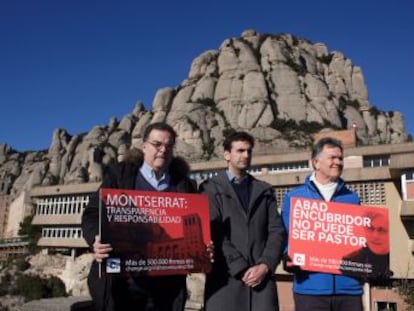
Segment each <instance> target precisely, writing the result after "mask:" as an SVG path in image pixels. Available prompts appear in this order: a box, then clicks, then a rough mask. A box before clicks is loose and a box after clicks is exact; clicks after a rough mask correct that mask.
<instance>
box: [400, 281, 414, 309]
mask: <svg viewBox="0 0 414 311" xmlns="http://www.w3.org/2000/svg"><path fill="white" fill-rule="evenodd" d="M398 292H399V294H400V295H402V296H403V297H404V302H405V303H406V304H407V309H406V310H407V311H414V281H413V280H403V281H401V284H400V286H399V288H398Z"/></svg>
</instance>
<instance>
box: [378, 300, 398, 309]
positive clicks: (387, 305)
mask: <svg viewBox="0 0 414 311" xmlns="http://www.w3.org/2000/svg"><path fill="white" fill-rule="evenodd" d="M375 309H376V311H397V303H396V302H388V301H377V302H376V303H375Z"/></svg>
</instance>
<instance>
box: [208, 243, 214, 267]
mask: <svg viewBox="0 0 414 311" xmlns="http://www.w3.org/2000/svg"><path fill="white" fill-rule="evenodd" d="M206 250H207V253H208V257H209V258H210V262H211V263H213V262H214V243H213V241H210V243H208V244H207V248H206Z"/></svg>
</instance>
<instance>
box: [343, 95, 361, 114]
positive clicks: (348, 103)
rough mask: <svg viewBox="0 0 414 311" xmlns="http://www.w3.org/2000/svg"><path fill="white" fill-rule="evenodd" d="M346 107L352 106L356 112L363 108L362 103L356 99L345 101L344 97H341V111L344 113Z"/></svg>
mask: <svg viewBox="0 0 414 311" xmlns="http://www.w3.org/2000/svg"><path fill="white" fill-rule="evenodd" d="M346 106H351V107H354V108H355V109H356V110H359V109H360V108H361V103H360V102H359V101H358V100H356V99H354V100H349V99H345V98H344V97H343V96H341V97H339V110H340V111H344V110H345V109H346Z"/></svg>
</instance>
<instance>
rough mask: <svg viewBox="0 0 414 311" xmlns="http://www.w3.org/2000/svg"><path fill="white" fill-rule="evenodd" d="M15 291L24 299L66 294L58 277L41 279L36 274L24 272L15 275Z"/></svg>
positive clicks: (63, 285)
mask: <svg viewBox="0 0 414 311" xmlns="http://www.w3.org/2000/svg"><path fill="white" fill-rule="evenodd" d="M16 293H17V294H19V295H21V296H23V297H24V299H25V301H30V300H38V299H42V298H53V297H63V296H66V290H65V284H63V282H62V281H61V280H60V279H59V278H57V277H51V278H48V279H42V278H41V277H39V276H37V275H25V274H20V275H19V276H18V277H17V280H16Z"/></svg>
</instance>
